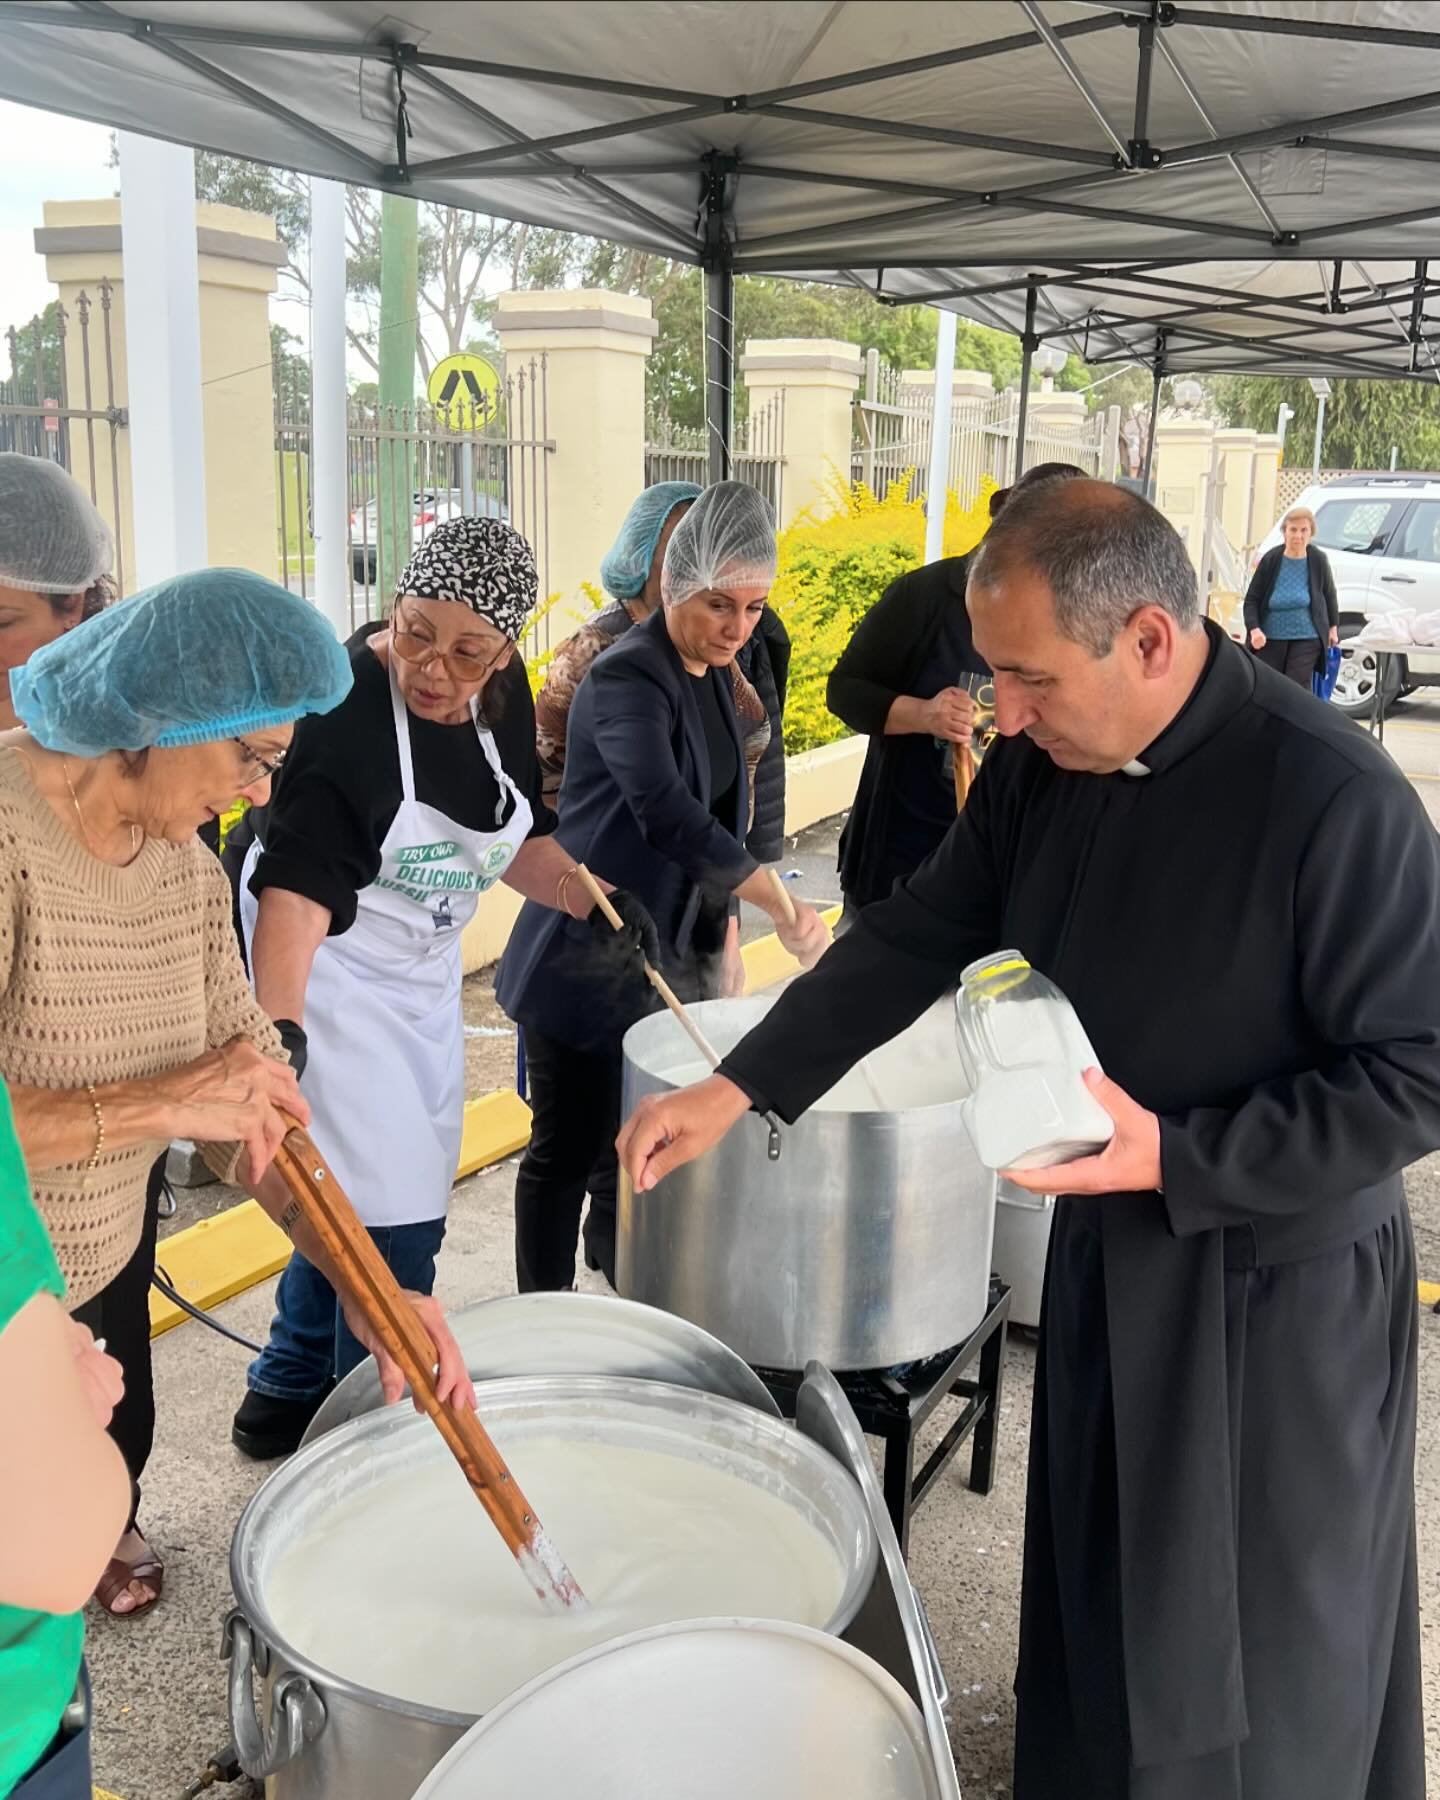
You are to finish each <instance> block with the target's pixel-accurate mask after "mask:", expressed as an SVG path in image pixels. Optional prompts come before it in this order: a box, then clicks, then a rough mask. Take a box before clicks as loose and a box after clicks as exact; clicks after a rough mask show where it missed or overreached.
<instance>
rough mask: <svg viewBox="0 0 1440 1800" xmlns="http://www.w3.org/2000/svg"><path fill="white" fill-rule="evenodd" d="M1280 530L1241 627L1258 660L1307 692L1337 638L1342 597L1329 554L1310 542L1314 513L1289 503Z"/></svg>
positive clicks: (1260, 567)
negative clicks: (1280, 538)
mask: <svg viewBox="0 0 1440 1800" xmlns="http://www.w3.org/2000/svg"><path fill="white" fill-rule="evenodd" d="M1281 530H1282V531H1283V532H1284V533H1285V539H1284V542H1283V543H1279V544H1277V545H1276V546H1275V548H1274V549H1273V550H1267V551H1266V552H1265V554H1264V555H1263V556H1262V557H1261V558H1260V560H1259V562H1258V563H1256V565H1255V573H1254V574H1253V575H1252V576H1251V577H1250V585H1249V587H1248V588H1247V589H1246V590H1245V627H1246V630H1247V632H1248V633H1249V639H1250V648H1251V649H1252V650H1253V651H1254V652H1255V654H1256V655H1257V656H1258V657H1259V658H1260V660H1261V662H1263V663H1268V664H1269V665H1270V667H1271V668H1272V669H1274V670H1275V672H1276V673H1277V674H1279V675H1283V676H1285V677H1286V679H1287V680H1289V681H1293V682H1295V683H1297V684H1298V685H1299V686H1300V687H1303V688H1304V689H1305V691H1306V692H1307V693H1308V692H1309V691H1310V679H1311V677H1312V676H1313V675H1314V674H1315V672H1316V670H1317V669H1318V668H1319V667H1320V659H1321V657H1322V655H1323V654H1324V652H1325V650H1326V649H1327V648H1328V646H1329V645H1331V644H1338V643H1339V642H1340V601H1339V599H1338V597H1337V595H1336V593H1335V574H1334V571H1333V570H1332V569H1331V567H1330V558H1329V557H1328V556H1327V555H1326V554H1325V552H1324V551H1323V550H1322V549H1321V548H1320V546H1319V545H1318V544H1314V543H1312V542H1311V541H1310V540H1311V539H1312V538H1313V537H1314V536H1315V515H1314V513H1312V512H1311V511H1310V509H1309V507H1308V506H1292V507H1291V508H1290V510H1289V512H1288V513H1286V515H1285V518H1284V521H1283V523H1282V525H1281Z"/></svg>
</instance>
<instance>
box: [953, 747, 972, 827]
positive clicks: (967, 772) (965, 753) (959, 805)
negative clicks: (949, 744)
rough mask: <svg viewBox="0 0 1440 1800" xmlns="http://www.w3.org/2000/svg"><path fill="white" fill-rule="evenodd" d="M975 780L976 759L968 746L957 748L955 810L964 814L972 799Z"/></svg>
mask: <svg viewBox="0 0 1440 1800" xmlns="http://www.w3.org/2000/svg"><path fill="white" fill-rule="evenodd" d="M974 779H975V758H974V756H973V755H972V754H971V752H970V746H969V745H968V744H957V745H956V746H955V810H956V812H957V813H960V812H964V810H965V802H966V801H967V800H968V799H969V798H970V785H971V783H972V782H973V781H974Z"/></svg>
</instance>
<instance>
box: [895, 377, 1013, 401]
mask: <svg viewBox="0 0 1440 1800" xmlns="http://www.w3.org/2000/svg"><path fill="white" fill-rule="evenodd" d="M900 384H901V386H902V387H909V388H924V389H925V390H926V391H927V392H928V393H932V394H933V393H934V392H935V371H934V370H933V369H902V370H901V372H900ZM950 392H951V394H952V395H953V396H954V399H955V401H956V403H957V404H958V403H959V402H960V401H962V400H993V399H994V398H995V377H994V376H993V375H991V374H990V373H989V372H988V371H987V370H985V369H956V370H955V372H954V374H953V375H952V376H951V377H950Z"/></svg>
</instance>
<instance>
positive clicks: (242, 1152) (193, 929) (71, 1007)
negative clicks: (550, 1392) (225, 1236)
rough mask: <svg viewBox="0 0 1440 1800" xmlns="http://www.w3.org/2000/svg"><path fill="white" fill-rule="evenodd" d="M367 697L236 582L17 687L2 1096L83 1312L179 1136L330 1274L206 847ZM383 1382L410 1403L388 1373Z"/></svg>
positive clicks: (128, 1552) (310, 622)
mask: <svg viewBox="0 0 1440 1800" xmlns="http://www.w3.org/2000/svg"><path fill="white" fill-rule="evenodd" d="M350 680H351V677H350V667H349V662H348V659H347V658H346V656H345V654H344V652H343V651H342V650H341V648H340V646H339V645H338V643H336V641H335V639H334V637H333V635H332V633H331V632H330V629H329V627H328V626H327V625H326V624H325V622H324V621H323V620H322V619H321V618H320V616H319V615H318V614H317V613H316V612H315V611H314V609H313V608H311V607H309V606H307V605H305V604H304V602H302V601H300V600H297V599H295V598H294V597H293V596H291V595H289V594H287V593H286V592H285V591H284V589H282V588H279V587H276V586H275V585H274V584H273V583H271V582H267V581H264V580H262V578H261V577H259V576H256V575H252V574H249V573H248V572H246V571H243V570H235V569H222V570H210V571H206V572H203V573H199V574H195V575H187V576H181V577H178V578H177V579H176V580H174V581H172V582H169V583H166V584H163V585H162V586H160V587H158V588H154V589H152V590H150V592H149V593H147V594H143V595H138V596H136V597H135V598H134V599H132V600H129V601H127V602H125V603H124V604H123V605H121V606H117V607H114V608H111V609H110V610H109V611H107V612H105V613H102V614H101V615H100V616H99V617H97V618H94V619H92V620H89V621H87V622H86V623H85V624H84V625H82V626H81V627H79V628H78V629H77V630H75V631H72V632H69V633H67V634H66V635H65V636H64V637H62V638H60V639H59V640H57V641H56V642H54V643H52V644H49V645H47V646H46V647H45V648H44V649H42V650H40V651H38V652H37V653H36V654H35V655H33V656H32V657H31V658H30V660H29V662H28V663H27V664H26V666H25V667H23V668H20V669H16V670H15V671H13V672H12V674H11V679H10V686H11V696H12V699H13V702H14V705H15V709H16V712H17V714H18V716H19V718H20V719H21V720H22V722H23V724H24V726H25V727H26V729H25V730H24V731H17V732H12V733H10V734H8V735H6V736H3V737H0V1073H3V1075H4V1077H5V1079H6V1082H7V1084H8V1085H9V1088H10V1094H11V1100H12V1104H13V1107H14V1112H15V1120H16V1126H17V1129H18V1134H19V1137H20V1141H21V1144H22V1146H23V1149H24V1152H25V1160H26V1163H27V1166H28V1168H29V1170H30V1174H31V1178H32V1181H33V1184H34V1190H35V1200H36V1204H37V1205H38V1207H39V1209H40V1212H41V1214H42V1216H43V1217H44V1219H45V1222H46V1225H47V1227H48V1229H49V1232H50V1236H51V1240H52V1242H53V1244H54V1247H55V1251H56V1255H57V1258H58V1260H59V1263H60V1267H61V1271H62V1273H63V1275H64V1278H65V1282H66V1289H67V1303H68V1304H69V1305H70V1306H71V1307H72V1308H73V1307H76V1306H80V1305H83V1303H84V1302H85V1301H86V1300H87V1299H88V1298H89V1297H90V1296H91V1295H94V1294H97V1293H99V1292H100V1290H101V1289H103V1288H104V1287H105V1286H106V1284H107V1283H108V1282H109V1281H110V1280H111V1278H112V1277H113V1276H114V1275H115V1273H116V1272H117V1271H118V1270H120V1269H121V1268H122V1267H123V1266H124V1265H125V1263H126V1262H127V1260H128V1259H129V1258H130V1256H131V1254H132V1252H133V1250H134V1248H135V1245H136V1243H137V1241H138V1238H139V1233H140V1229H141V1224H142V1220H143V1216H144V1209H145V1184H146V1175H147V1171H148V1170H149V1168H150V1166H151V1165H152V1164H153V1163H154V1161H155V1159H156V1157H157V1155H158V1154H159V1153H160V1151H161V1150H162V1149H163V1148H164V1146H165V1144H167V1143H168V1142H169V1141H170V1140H171V1139H172V1138H176V1137H184V1138H192V1139H195V1140H196V1141H198V1142H200V1143H201V1144H202V1145H205V1146H207V1150H206V1154H207V1157H208V1159H209V1160H211V1162H212V1164H213V1165H214V1166H216V1168H217V1170H218V1171H220V1172H222V1173H224V1174H226V1175H227V1176H229V1177H230V1178H232V1179H233V1178H235V1177H236V1176H237V1175H238V1178H239V1179H240V1181H241V1182H242V1183H243V1185H244V1186H245V1187H247V1188H248V1189H249V1190H250V1191H251V1192H253V1193H254V1194H255V1196H256V1198H257V1199H258V1200H259V1201H260V1203H261V1205H262V1206H264V1208H265V1209H266V1211H267V1212H269V1213H270V1214H271V1216H272V1217H273V1218H275V1219H277V1221H278V1222H279V1223H280V1224H281V1225H282V1226H283V1227H284V1228H285V1229H286V1230H287V1231H288V1232H289V1233H290V1235H291V1236H292V1238H293V1239H294V1240H295V1242H296V1244H297V1245H298V1246H299V1247H300V1248H301V1249H302V1250H303V1251H304V1253H305V1254H306V1255H307V1256H309V1257H311V1258H312V1259H314V1260H315V1261H317V1263H319V1264H320V1266H322V1267H324V1266H325V1265H326V1261H327V1259H326V1258H325V1255H324V1253H323V1251H322V1250H321V1248H320V1246H319V1245H318V1244H317V1243H315V1242H314V1241H313V1239H312V1238H311V1235H310V1233H309V1232H308V1229H307V1228H306V1226H305V1225H304V1222H303V1221H302V1220H300V1219H299V1218H298V1217H296V1216H295V1209H294V1208H293V1205H292V1203H291V1202H290V1200H289V1196H288V1194H287V1192H286V1191H285V1189H284V1187H283V1185H282V1184H280V1182H279V1181H278V1178H277V1177H276V1176H275V1174H274V1172H273V1170H271V1168H270V1164H271V1161H272V1159H273V1157H274V1154H275V1151H276V1149H277V1147H278V1145H279V1143H280V1140H281V1138H282V1137H283V1135H284V1133H285V1130H286V1114H293V1115H294V1116H295V1117H297V1118H299V1119H301V1120H302V1121H307V1122H308V1118H309V1109H308V1107H307V1106H306V1104H305V1102H304V1100H303V1099H302V1098H301V1094H300V1089H299V1085H298V1083H297V1082H296V1079H295V1076H294V1074H293V1073H292V1071H291V1069H290V1068H289V1067H288V1065H287V1064H286V1063H285V1062H284V1061H283V1060H282V1059H283V1056H284V1052H283V1050H282V1049H281V1045H280V1040H279V1038H278V1037H277V1035H276V1033H275V1030H274V1027H273V1026H272V1025H271V1023H270V1021H269V1019H268V1018H266V1016H265V1014H264V1013H263V1012H262V1011H261V1010H260V1008H259V1006H258V1005H257V1004H256V1002H255V1000H254V997H253V996H252V994H251V992H250V989H249V986H248V984H247V982H246V978H245V972H244V968H243V966H242V964H241V961H240V955H239V948H238V945H237V943H236V939H235V933H234V927H233V923H232V912H231V897H230V890H229V885H228V883H227V881H226V879H225V876H224V874H223V872H222V871H221V869H220V866H219V864H218V863H217V862H216V860H215V859H214V857H213V856H212V855H211V854H210V853H209V852H208V851H207V850H206V849H205V848H204V847H203V846H202V845H201V844H200V842H199V841H198V839H197V838H196V836H195V833H196V831H197V829H199V828H200V827H201V826H202V825H203V824H205V823H206V822H207V821H210V820H212V819H214V818H216V817H217V816H218V815H219V814H221V813H222V812H224V811H225V810H227V809H228V808H229V807H230V806H231V805H232V804H233V802H234V800H235V799H236V797H237V795H244V796H246V797H247V798H249V799H251V800H252V801H256V802H263V801H264V800H265V799H266V798H267V797H268V791H269V782H270V778H271V776H272V774H273V773H274V771H275V769H276V768H277V767H278V766H279V764H280V762H281V761H282V760H283V759H284V755H285V750H286V747H287V745H288V743H289V740H290V737H291V734H292V731H293V727H294V721H295V720H296V719H297V718H299V717H301V716H303V715H304V714H306V713H318V712H326V711H328V710H329V709H330V708H331V707H332V706H334V705H336V704H337V703H338V702H339V701H340V700H341V699H342V698H343V697H344V694H345V692H346V690H347V689H348V688H349V686H350ZM422 1310H423V1312H424V1314H425V1319H426V1324H427V1327H428V1328H429V1330H430V1333H431V1336H432V1338H433V1339H434V1341H435V1344H436V1357H437V1364H438V1367H439V1372H440V1389H441V1392H442V1394H443V1395H444V1396H446V1397H447V1398H450V1399H452V1400H454V1401H456V1403H459V1404H473V1400H474V1395H473V1389H472V1388H471V1387H470V1383H469V1378H468V1375H467V1374H466V1370H465V1364H464V1359H463V1358H462V1357H461V1356H460V1353H459V1351H458V1349H457V1347H456V1346H455V1343H454V1340H453V1338H452V1337H451V1336H450V1334H449V1331H448V1329H447V1328H446V1326H445V1324H444V1321H443V1318H442V1316H441V1315H440V1313H439V1310H438V1308H437V1307H436V1305H435V1303H434V1302H433V1301H425V1302H423V1303H422ZM353 1329H355V1331H356V1333H357V1335H358V1336H360V1337H361V1339H362V1341H363V1342H365V1343H367V1345H372V1347H373V1344H372V1340H371V1338H370V1334H369V1333H368V1331H367V1330H366V1329H365V1328H364V1326H363V1323H361V1322H353ZM381 1375H382V1380H383V1382H384V1386H385V1391H386V1394H387V1397H389V1398H391V1399H394V1398H397V1397H398V1396H399V1394H400V1392H401V1391H402V1387H403V1383H402V1380H401V1377H400V1374H399V1371H398V1369H396V1367H395V1366H394V1364H393V1363H390V1362H389V1361H388V1359H383V1358H382V1360H381ZM137 1551H138V1552H139V1553H142V1554H143V1555H145V1556H148V1552H147V1550H146V1546H145V1545H144V1542H143V1540H142V1539H140V1538H139V1536H138V1533H136V1532H134V1530H133V1520H132V1531H131V1533H130V1534H128V1538H127V1540H122V1543H121V1546H120V1553H121V1560H122V1561H125V1562H127V1563H130V1564H131V1567H132V1573H133V1570H134V1568H135V1567H140V1568H148V1569H150V1571H151V1580H150V1586H151V1587H152V1589H154V1590H155V1591H158V1577H159V1573H160V1570H159V1564H158V1562H156V1561H155V1560H154V1559H153V1558H150V1559H149V1560H148V1561H142V1562H140V1563H139V1564H135V1563H134V1561H133V1556H134V1553H136V1552H137Z"/></svg>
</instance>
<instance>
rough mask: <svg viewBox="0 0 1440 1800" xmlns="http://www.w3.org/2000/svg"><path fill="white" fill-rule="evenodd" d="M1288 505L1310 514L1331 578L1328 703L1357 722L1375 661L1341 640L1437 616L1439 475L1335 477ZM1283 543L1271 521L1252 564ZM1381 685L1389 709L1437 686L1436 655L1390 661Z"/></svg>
mask: <svg viewBox="0 0 1440 1800" xmlns="http://www.w3.org/2000/svg"><path fill="white" fill-rule="evenodd" d="M1294 506H1308V507H1309V509H1310V511H1311V512H1313V513H1314V515H1315V542H1316V543H1317V544H1318V545H1319V546H1320V548H1321V549H1322V550H1323V551H1324V552H1325V554H1326V555H1327V556H1328V557H1329V558H1330V567H1331V568H1332V569H1333V570H1334V572H1335V591H1336V593H1337V594H1338V595H1339V599H1340V643H1341V647H1342V651H1343V654H1342V656H1341V660H1340V676H1339V679H1338V680H1337V681H1336V683H1335V692H1334V695H1333V696H1332V699H1331V704H1332V705H1334V706H1338V707H1339V708H1340V710H1341V711H1342V712H1347V713H1352V714H1357V713H1358V714H1360V715H1361V716H1362V717H1363V716H1364V715H1365V714H1367V713H1369V712H1370V710H1371V708H1372V707H1373V706H1374V704H1375V688H1376V683H1377V681H1378V680H1379V666H1380V659H1379V658H1378V657H1377V656H1376V655H1375V653H1374V651H1373V650H1366V649H1365V647H1364V646H1363V645H1362V646H1360V647H1359V648H1358V649H1350V648H1346V647H1345V646H1346V640H1347V639H1348V638H1353V637H1354V636H1355V635H1356V633H1357V632H1358V631H1359V630H1360V628H1361V627H1362V626H1363V625H1364V624H1365V623H1366V622H1367V621H1368V620H1370V619H1378V618H1383V617H1384V615H1385V614H1386V613H1388V612H1397V611H1409V612H1417V613H1426V612H1440V476H1434V477H1431V476H1424V475H1366V476H1355V477H1347V476H1340V477H1339V478H1338V479H1336V480H1334V481H1328V482H1324V483H1322V484H1320V485H1319V486H1317V487H1309V488H1306V490H1305V492H1304V493H1303V494H1301V495H1300V497H1299V498H1298V499H1297V500H1295V501H1293V502H1292V503H1291V506H1287V507H1286V509H1285V511H1286V512H1289V511H1291V510H1292V507H1294ZM1281 517H1282V519H1283V517H1284V515H1283V514H1282V515H1281ZM1283 536H1284V533H1283V532H1282V530H1281V528H1280V520H1277V521H1276V523H1275V526H1274V529H1273V530H1272V531H1271V532H1270V534H1269V535H1268V536H1267V537H1266V538H1264V539H1263V540H1262V542H1261V544H1260V546H1259V548H1258V549H1257V550H1256V553H1255V561H1257V562H1258V561H1259V559H1260V558H1261V557H1262V556H1263V555H1264V554H1265V552H1266V551H1267V550H1270V549H1272V548H1273V547H1274V546H1275V545H1276V544H1278V543H1280V542H1281V540H1282V538H1283ZM1385 679H1386V683H1387V687H1388V689H1389V691H1388V692H1387V694H1386V705H1387V706H1388V705H1389V703H1390V701H1391V700H1392V699H1394V698H1395V697H1396V695H1397V694H1408V693H1413V692H1414V690H1415V689H1416V688H1418V687H1440V650H1417V651H1412V652H1411V653H1410V654H1409V655H1407V656H1403V657H1402V656H1392V657H1388V658H1387V659H1386V676H1385Z"/></svg>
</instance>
